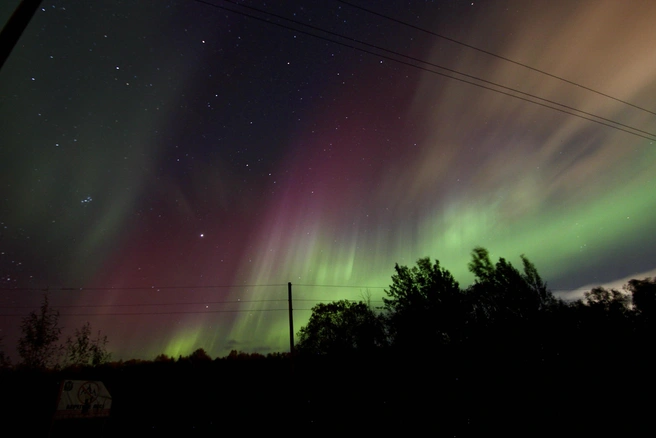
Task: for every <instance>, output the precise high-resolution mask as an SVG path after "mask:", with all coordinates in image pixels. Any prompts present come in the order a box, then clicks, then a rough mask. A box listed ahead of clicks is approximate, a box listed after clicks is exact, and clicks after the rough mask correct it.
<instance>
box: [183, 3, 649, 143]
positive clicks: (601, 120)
mask: <svg viewBox="0 0 656 438" xmlns="http://www.w3.org/2000/svg"><path fill="white" fill-rule="evenodd" d="M194 1H196V2H198V3H202V4H205V5H208V6H211V7H214V8H218V9H221V10H225V11H228V12H232V13H235V14H238V15H242V16H245V17H249V18H252V19H254V20H257V21H261V22H264V23H267V24H272V25H275V26H278V27H282V28H284V29H287V30H291V31H294V32H298V33H302V34H304V35H309V36H312V37H315V38H318V39H322V40H324V41H329V42H332V43H334V44H338V45H341V46H344V47H348V48H351V49H354V50H358V51H360V52H363V53H367V54H370V55H374V56H377V57H379V58H383V59H387V60H390V61H393V62H397V63H400V64H403V65H407V66H409V67H413V68H417V69H420V70H423V71H426V72H429V73H433V74H436V75H439V76H443V77H446V78H449V79H453V80H456V81H460V82H463V83H467V84H470V85H474V86H476V87H479V88H483V89H486V90H490V91H493V92H495V93H499V94H503V95H506V96H509V97H513V98H515V99H519V100H523V101H525V102H529V103H532V104H534V105H539V106H542V107H545V108H549V109H552V110H554V111H559V112H561V113H564V114H568V115H572V116H575V117H579V118H581V119H584V120H588V121H591V122H594V123H597V124H600V125H603V126H607V127H609V128H613V129H616V130H619V131H623V132H626V133H628V134H632V135H635V136H637V137H641V138H644V139H646V140H650V141H656V133H651V132H648V131H644V130H641V129H639V128H635V127H632V126H629V125H626V124H624V123H621V122H617V121H615V120H612V119H608V118H605V117H602V116H599V115H596V114H593V113H589V112H587V111H583V110H580V109H577V108H574V107H571V106H568V105H565V104H562V103H559V102H556V101H553V100H550V99H545V98H542V97H540V96H536V95H534V94H531V93H526V92H524V91H521V90H518V89H515V88H512V87H507V86H505V85H501V84H498V83H496V82H493V81H488V80H486V79H482V78H479V77H477V76H473V75H470V74H467V73H462V72H460V71H457V70H454V69H451V68H448V67H444V66H441V65H439V64H435V63H432V62H429V61H426V60H422V59H420V58H416V57H412V56H408V55H405V54H402V53H399V52H396V51H393V50H389V49H386V48H384V47H380V46H376V45H373V44H370V43H367V42H365V41H362V40H359V39H356V38H351V37H348V36H345V35H341V34H338V33H335V32H332V31H329V30H325V29H322V28H320V27H317V26H313V25H309V24H305V23H301V22H299V21H296V20H292V19H290V18H287V17H283V16H281V15H278V14H274V13H272V12H269V11H264V10H262V9H258V8H254V7H252V6H247V5H242V4H239V3H236V2H233V1H231V0H222V1H223V2H226V3H230V4H233V5H235V6H239V7H242V8H246V9H250V10H253V11H257V12H258V13H262V14H265V15H269V16H272V17H275V18H278V19H281V20H285V21H288V22H291V23H294V24H296V25H299V26H303V27H307V28H310V29H313V30H316V31H319V32H324V33H326V34H329V35H333V36H336V37H339V38H343V39H345V40H348V41H352V42H355V43H357V44H361V45H364V46H367V47H371V48H373V49H376V50H380V51H383V52H387V53H390V54H393V55H395V56H400V57H403V58H406V59H409V60H412V61H415V62H420V63H422V64H426V65H429V66H431V67H435V68H438V69H441V70H444V71H448V72H450V73H454V74H457V75H460V76H463V77H466V78H469V79H474V80H476V81H479V82H483V83H485V84H489V85H493V86H494V87H499V88H501V89H504V90H508V91H512V92H513V93H518V94H521V95H524V96H528V97H530V98H532V99H538V100H540V101H542V102H547V103H550V104H553V105H558V106H560V107H562V108H565V109H562V108H556V107H553V106H550V105H547V104H545V103H541V102H536V101H534V100H531V99H528V98H526V97H521V96H518V95H517V94H511V93H508V92H505V91H501V90H499V89H496V88H492V87H488V86H486V85H482V84H479V83H476V82H471V81H469V80H466V79H462V78H458V77H454V76H451V75H449V74H446V73H442V72H439V71H435V70H431V69H429V68H426V67H422V66H420V65H416V64H412V63H410V62H406V61H402V60H399V59H396V58H393V57H390V56H387V55H383V54H380V53H376V52H372V51H370V50H367V49H363V48H362V47H357V46H353V45H350V44H346V43H344V42H341V41H336V40H334V39H330V38H327V37H324V36H321V35H317V34H314V33H311V32H306V31H303V30H300V29H296V28H293V27H290V26H286V25H284V24H282V23H277V22H274V21H270V20H267V19H264V18H261V17H258V16H255V15H251V14H248V13H246V12H243V11H237V10H234V9H230V8H226V7H224V6H220V5H217V4H214V3H211V2H209V1H205V0H194ZM567 110H572V111H577V112H579V113H581V114H585V115H587V116H590V117H595V118H596V119H593V118H590V117H586V116H584V115H581V114H576V113H573V112H570V111H567ZM597 119H599V120H597ZM610 123H613V124H612V125H611V124H610ZM620 126H623V127H624V128H628V129H624V128H621V127H620ZM629 129H630V130H631V131H630V130H629ZM634 131H635V132H634ZM639 133H643V134H646V135H642V134H639Z"/></svg>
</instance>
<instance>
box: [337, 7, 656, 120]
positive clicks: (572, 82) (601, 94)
mask: <svg viewBox="0 0 656 438" xmlns="http://www.w3.org/2000/svg"><path fill="white" fill-rule="evenodd" d="M335 1H337V2H339V3H343V4H345V5H348V6H350V7H352V8H355V9H359V10H361V11H364V12H367V13H369V14H372V15H376V16H378V17H381V18H385V19H386V20H390V21H393V22H395V23H398V24H402V25H404V26H408V27H410V28H412V29H415V30H419V31H421V32H425V33H427V34H429V35H432V36H435V37H437V38H442V39H444V40H447V41H450V42H452V43H455V44H459V45H461V46H463V47H467V48H469V49H472V50H476V51H478V52H481V53H485V54H486V55H490V56H493V57H495V58H498V59H501V60H503V61H506V62H510V63H512V64H515V65H519V66H521V67H524V68H527V69H529V70H532V71H535V72H538V73H541V74H543V75H545V76H549V77H551V78H554V79H558V80H559V81H563V82H566V83H568V84H571V85H575V86H577V87H580V88H583V89H584V90H587V91H591V92H593V93H595V94H598V95H600V96H604V97H607V98H609V99H612V100H615V101H617V102H620V103H623V104H625V105H628V106H631V107H633V108H636V109H639V110H641V111H644V112H646V113H649V114H653V115H655V116H656V112H654V111H650V110H648V109H646V108H643V107H641V106H638V105H635V104H632V103H631V102H627V101H625V100H622V99H618V98H617V97H613V96H611V95H609V94H606V93H603V92H601V91H598V90H595V89H593V88H590V87H586V86H585V85H581V84H579V83H577V82H574V81H570V80H568V79H565V78H563V77H560V76H557V75H555V74H552V73H549V72H546V71H544V70H540V69H539V68H535V67H531V66H530V65H527V64H523V63H521V62H519V61H515V60H513V59H510V58H506V57H505V56H501V55H497V54H496V53H493V52H490V51H488V50H484V49H481V48H480V47H476V46H472V45H471V44H467V43H463V42H462V41H458V40H456V39H454V38H450V37H448V36H445V35H441V34H438V33H436V32H432V31H430V30H428V29H424V28H421V27H419V26H415V25H413V24H410V23H406V22H405V21H401V20H398V19H396V18H393V17H389V16H387V15H384V14H381V13H378V12H376V11H372V10H371V9H367V8H363V7H362V6H358V5H354V4H353V3H350V2H347V1H344V0H335Z"/></svg>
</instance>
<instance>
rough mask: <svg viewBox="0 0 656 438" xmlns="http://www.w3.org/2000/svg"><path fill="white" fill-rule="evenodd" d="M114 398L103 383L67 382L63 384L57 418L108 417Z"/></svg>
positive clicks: (88, 381) (56, 413)
mask: <svg viewBox="0 0 656 438" xmlns="http://www.w3.org/2000/svg"><path fill="white" fill-rule="evenodd" d="M111 407H112V397H111V396H110V395H109V391H107V388H105V385H104V384H103V383H102V382H98V381H91V380H66V381H64V382H62V385H61V387H60V389H59V398H58V400H57V410H56V411H55V418H56V419H59V418H98V417H108V416H109V409H110V408H111Z"/></svg>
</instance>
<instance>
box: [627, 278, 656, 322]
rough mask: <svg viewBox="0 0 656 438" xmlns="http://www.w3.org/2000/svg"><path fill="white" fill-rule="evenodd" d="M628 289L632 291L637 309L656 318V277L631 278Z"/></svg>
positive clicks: (648, 316)
mask: <svg viewBox="0 0 656 438" xmlns="http://www.w3.org/2000/svg"><path fill="white" fill-rule="evenodd" d="M627 290H628V291H629V292H630V293H631V297H632V300H633V305H634V306H635V309H636V310H637V311H638V312H639V313H640V314H641V315H642V316H644V317H647V318H650V319H652V320H653V319H654V318H656V278H645V279H644V280H636V279H633V280H630V281H629V284H628V285H627Z"/></svg>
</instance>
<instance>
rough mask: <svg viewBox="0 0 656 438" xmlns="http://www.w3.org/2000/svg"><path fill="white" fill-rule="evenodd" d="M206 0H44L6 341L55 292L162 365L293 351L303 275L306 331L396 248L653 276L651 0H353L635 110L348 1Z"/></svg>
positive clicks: (570, 270)
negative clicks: (481, 251)
mask: <svg viewBox="0 0 656 438" xmlns="http://www.w3.org/2000/svg"><path fill="white" fill-rule="evenodd" d="M209 1H210V2H211V3H213V4H214V5H216V6H219V7H220V8H219V7H214V6H211V5H208V4H206V3H204V2H199V1H194V0H170V1H165V0H139V1H132V0H124V1H120V0H106V1H102V2H89V1H73V0H56V1H47V0H44V2H43V3H42V5H41V6H42V9H40V10H39V11H38V12H37V13H36V14H35V16H34V18H33V20H32V22H31V23H30V25H29V27H28V28H27V29H26V31H25V33H24V34H23V37H22V38H21V40H20V41H19V43H18V45H17V46H16V48H15V49H14V51H13V53H12V55H11V56H10V58H9V59H8V60H7V62H6V63H5V65H4V67H3V68H2V70H1V71H0V111H1V113H0V114H1V117H0V133H1V136H0V169H1V171H0V276H1V278H0V287H2V288H3V290H2V291H1V293H0V307H1V308H0V314H2V317H1V318H0V329H1V330H2V331H1V332H0V334H2V336H4V337H5V339H4V341H3V344H4V345H3V348H4V350H5V351H7V352H9V353H10V354H14V351H13V349H14V345H15V342H16V339H17V337H18V335H19V332H18V326H19V324H20V316H24V315H25V314H27V313H28V312H29V311H30V310H33V309H36V308H38V306H39V304H40V302H41V300H42V297H43V292H42V290H43V289H45V288H49V289H50V290H51V292H50V300H51V303H52V304H53V305H54V306H56V307H57V308H58V309H59V311H60V312H61V315H62V316H61V319H60V322H61V324H62V326H64V327H65V331H64V334H65V335H66V334H71V333H72V329H73V328H74V327H80V326H82V324H84V322H86V321H89V322H90V323H91V325H92V329H94V330H97V329H100V330H102V331H103V333H105V334H107V336H108V338H109V341H110V343H109V349H110V350H111V351H112V352H113V355H114V356H113V357H114V358H115V359H119V358H123V359H129V358H146V359H152V358H154V357H155V356H156V355H157V354H159V353H166V354H169V355H173V356H175V357H177V356H178V355H179V354H189V353H190V352H191V351H193V350H194V349H196V348H198V347H203V348H205V349H206V350H207V352H208V353H209V354H210V355H212V356H222V355H225V354H227V353H228V352H229V351H230V350H232V349H237V350H243V351H259V352H261V353H268V352H273V351H286V350H288V348H289V328H288V314H287V310H286V309H287V302H286V299H287V282H292V283H293V284H294V297H295V302H294V307H295V309H297V310H295V313H294V315H295V331H297V330H298V329H299V328H300V327H301V326H302V325H303V324H304V323H305V322H306V321H307V318H309V316H310V312H309V310H308V309H310V308H311V307H312V306H313V305H314V304H316V303H317V302H318V301H322V300H323V301H326V300H336V299H351V300H359V299H362V297H363V296H367V295H368V294H371V299H372V300H373V304H375V305H379V303H378V300H380V298H381V296H383V294H384V292H383V287H387V286H388V285H389V284H390V281H391V280H390V278H391V275H392V274H393V272H394V264H395V263H397V262H398V263H400V264H405V265H412V264H414V263H415V261H416V260H417V259H418V258H420V257H424V256H430V257H431V258H432V259H435V258H436V259H439V261H440V262H441V264H442V265H443V266H444V267H446V268H447V269H449V270H450V271H451V272H452V273H453V275H454V276H455V277H456V279H457V280H459V282H460V284H461V286H462V287H465V286H467V285H469V284H470V283H471V281H472V276H471V274H469V273H468V272H467V262H468V261H469V258H470V254H471V251H472V249H473V248H474V247H475V246H483V247H485V248H487V249H488V250H489V251H490V252H491V254H492V257H493V258H494V259H495V260H496V259H497V258H498V257H505V258H507V259H509V260H510V261H511V262H513V263H514V264H515V265H516V266H521V264H520V261H519V256H520V255H521V254H525V255H526V256H527V257H528V258H529V259H530V260H531V261H533V262H534V263H535V264H536V266H537V268H538V270H539V271H540V273H541V274H542V276H543V277H544V278H545V280H546V281H547V282H548V285H549V286H550V288H551V289H552V290H553V291H554V292H556V293H558V294H560V296H565V297H572V296H580V295H581V294H582V292H583V290H585V288H586V287H589V286H590V285H601V284H610V283H612V282H618V281H619V282H620V284H621V282H622V281H624V280H625V279H626V278H627V277H628V278H631V277H638V278H643V277H645V276H650V275H655V272H654V269H655V268H656V233H655V231H656V225H655V223H654V218H655V217H656V189H655V187H656V179H655V178H656V177H655V175H656V172H655V170H656V140H654V139H656V114H654V113H655V112H656V56H655V52H654V48H655V47H656V26H654V23H653V18H654V17H655V16H656V2H653V1H651V0H644V1H641V0H634V1H631V2H619V1H615V0H609V1H600V0H594V1H572V0H530V1H525V0H509V1H501V0H499V1H474V2H472V1H423V0H404V1H365V0H352V1H353V3H356V4H357V5H359V6H361V7H364V8H367V9H372V10H374V11H376V12H377V13H379V14H383V15H386V16H389V17H393V18H394V19H395V20H401V21H403V22H406V23H408V24H411V25H412V26H415V27H418V28H422V29H426V30H429V31H431V32H434V33H438V34H440V35H443V36H447V37H449V38H452V39H455V40H458V41H460V42H462V43H465V44H468V45H471V46H475V47H477V48H480V49H482V50H485V51H489V52H493V53H495V54H498V55H500V56H503V57H506V58H510V59H512V60H515V61H517V62H520V63H523V64H526V65H529V66H531V67H533V68H535V69H539V70H543V71H545V72H548V73H550V74H552V75H556V76H559V77H561V78H564V79H566V80H568V81H571V82H574V83H576V84H580V85H583V86H585V87H588V88H590V89H593V90H596V91H598V92H600V93H604V94H606V95H608V96H612V97H613V98H615V99H619V100H622V101H625V102H628V103H630V104H631V105H627V104H626V103H622V102H619V101H618V100H615V99H612V98H610V97H606V96H603V95H601V94H598V93H595V92H592V91H589V90H587V89H585V88H582V87H579V86H577V85H574V84H571V83H568V82H564V81H562V80H558V79H556V78H554V77H550V76H547V75H544V74H541V73H539V72H537V71H535V70H530V69H527V68H525V67H522V66H519V65H517V64H513V63H510V62H507V61H504V60H501V59H499V58H495V57H493V56H490V55H487V54H485V53H482V52H480V51H476V50H473V49H471V48H468V47H465V46H463V45H459V44H456V43H454V42H452V41H449V40H446V39H443V38H439V37H437V36H435V35H431V34H429V33H427V32H423V31H421V30H420V29H417V28H413V27H409V26H404V25H403V24H401V23H399V22H395V21H391V20H388V19H385V18H383V17H381V16H377V15H373V14H371V13H368V12H366V11H364V10H362V9H358V8H354V7H352V6H349V5H348V4H345V3H343V2H340V1H337V0H321V1H308V0H285V1H284V2H283V1H270V2H264V1H262V0H253V1H244V2H240V3H243V4H244V5H247V6H249V7H252V8H256V9H257V10H261V11H263V12H258V11H257V10H255V9H247V8H244V7H241V6H239V5H237V4H233V3H231V2H227V1H222V0H209ZM4 3H6V4H3V6H2V7H1V10H0V13H1V15H0V19H2V22H3V23H4V22H5V21H6V20H7V19H8V17H9V16H10V15H11V11H12V10H13V8H14V7H15V5H16V4H17V3H18V2H17V1H15V0H14V1H11V2H4ZM221 8H228V9H233V10H236V11H238V13H235V12H230V11H227V10H226V9H221ZM265 12H266V13H265ZM244 14H248V15H253V16H255V17H257V18H253V17H248V16H245V15H244ZM271 14H275V15H271ZM276 16H283V17H286V18H288V19H291V20H294V21H296V22H297V23H293V22H289V21H284V20H282V19H281V18H278V17H276ZM267 21H268V22H269V23H267ZM272 23H277V24H272ZM302 24H309V25H311V26H314V28H307V27H302ZM317 28H318V29H324V30H326V31H329V32H332V34H328V33H322V32H320V31H319V30H318V29H317ZM294 29H295V30H294ZM306 32H309V33H312V34H317V35H320V36H321V38H317V37H313V36H310V35H308V34H307V33H306ZM335 34H338V35H342V36H344V37H346V38H342V37H339V36H337V35H335ZM327 39H328V40H333V41H338V43H337V42H332V41H328V40H327ZM358 41H363V42H366V43H368V44H370V45H371V46H366V45H363V44H362V43H360V42H358ZM340 43H341V44H340ZM372 46H375V47H372ZM354 47H358V48H360V49H361V50H358V49H356V48H354ZM382 49H386V50H389V52H386V51H383V50H382ZM372 53H374V54H372ZM401 55H406V56H409V57H411V58H403V57H402V56H401ZM391 58H393V59H399V60H401V61H402V62H396V61H394V60H393V59H391ZM418 60H424V61H426V62H429V63H431V64H434V65H429V64H425V63H420V62H419V61H418ZM409 64H411V65H409ZM413 65H416V66H420V67H421V68H417V67H414V66H413ZM435 65H439V66H442V67H446V68H448V69H452V70H456V71H458V72H462V73H465V74H467V75H470V76H474V77H476V78H480V79H483V80H485V81H490V82H494V83H496V84H499V85H502V86H504V87H509V88H512V89H515V90H519V91H521V92H524V93H529V94H531V95H534V96H538V97H540V98H542V99H547V100H549V101H552V102H557V103H559V104H561V105H565V106H567V107H570V108H573V109H576V110H581V111H585V112H586V113H589V114H590V115H586V114H582V113H580V112H577V111H575V110H573V109H566V108H565V107H562V106H557V105H556V104H553V103H547V102H546V101H539V102H540V103H541V104H542V105H548V106H556V107H557V108H558V109H560V110H563V111H567V112H574V113H576V114H578V115H581V116H583V117H585V118H588V119H590V118H592V119H595V120H598V121H601V122H602V123H604V124H600V123H595V122H593V121H590V120H586V119H585V118H581V117H577V116H574V115H571V114H567V113H565V112H562V111H557V110H554V109H550V108H546V107H545V106H542V105H537V104H533V103H529V102H526V101H525V100H520V99H517V98H513V97H510V96H508V95H505V94H501V93H498V92H496V91H492V90H489V89H485V88H482V87H479V86H476V85H472V84H469V83H466V82H463V81H459V80H455V79H450V78H447V77H445V76H443V75H445V74H446V75H449V76H457V77H458V78H460V79H463V80H466V81H469V82H473V83H475V84H479V85H483V86H485V87H488V88H493V89H495V90H498V91H503V92H504V93H508V94H515V95H517V93H516V92H514V91H510V90H508V89H501V88H499V87H497V86H494V85H491V84H489V83H485V82H481V81H479V80H477V79H472V78H471V77H463V76H458V75H457V74H455V73H451V72H449V71H446V70H441V69H439V68H438V67H436V66H435ZM431 70H432V72H431ZM434 72H439V73H440V74H436V73H434ZM520 96H521V97H522V98H524V99H529V100H537V99H535V98H530V97H527V96H526V95H520ZM632 105H633V106H632ZM645 110H648V111H645ZM594 116H599V117H603V118H604V119H606V120H601V119H598V118H596V117H594ZM613 122H618V123H621V124H622V125H616V124H614V123H613ZM609 124H610V125H613V126H615V127H617V128H620V129H615V128H613V127H609V126H606V125H609ZM632 128H633V129H632ZM626 131H630V132H626ZM635 134H638V135H635ZM326 286H333V287H326ZM14 288H20V290H11V289H14ZM62 288H65V289H66V290H61V289H62ZM80 288H83V289H82V290H80ZM110 288H113V289H114V290H110ZM9 315H18V316H9Z"/></svg>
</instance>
